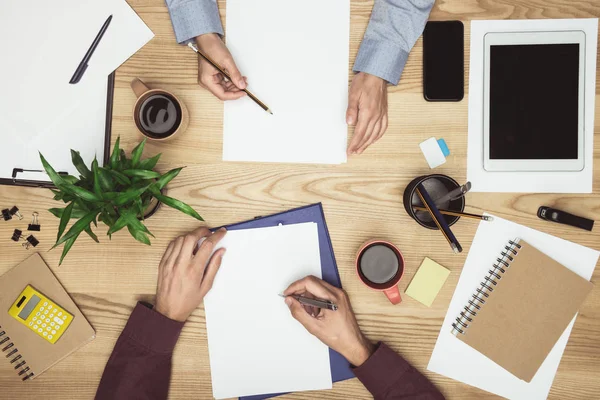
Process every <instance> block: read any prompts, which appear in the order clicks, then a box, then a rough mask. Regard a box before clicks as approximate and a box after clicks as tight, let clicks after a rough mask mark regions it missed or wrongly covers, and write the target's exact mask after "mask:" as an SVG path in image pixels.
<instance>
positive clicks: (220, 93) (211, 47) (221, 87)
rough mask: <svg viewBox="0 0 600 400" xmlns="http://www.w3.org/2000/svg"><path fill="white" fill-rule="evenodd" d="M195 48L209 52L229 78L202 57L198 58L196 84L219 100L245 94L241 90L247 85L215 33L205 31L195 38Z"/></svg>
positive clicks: (239, 96) (234, 98)
mask: <svg viewBox="0 0 600 400" xmlns="http://www.w3.org/2000/svg"><path fill="white" fill-rule="evenodd" d="M196 46H197V48H198V49H199V50H200V51H202V52H204V53H206V54H210V55H211V56H212V58H213V59H214V60H215V62H216V63H218V64H219V65H220V66H222V67H223V68H225V69H226V70H227V72H228V73H229V75H230V76H231V80H228V79H226V78H225V76H223V74H222V73H221V72H220V71H219V70H218V69H217V68H215V67H213V66H212V65H211V64H210V63H209V62H208V61H207V60H205V59H204V58H202V57H199V58H198V84H200V86H202V87H204V88H205V89H207V90H208V91H209V92H211V93H212V94H213V95H215V96H216V97H217V98H218V99H220V100H237V99H240V98H242V97H244V96H246V92H244V91H243V90H244V89H245V88H246V86H247V85H248V82H247V80H246V77H245V76H242V74H241V72H240V70H239V69H238V67H237V65H236V64H235V61H234V60H233V56H232V55H231V53H230V52H229V50H228V49H227V46H225V43H223V40H221V37H220V36H219V35H217V34H216V33H207V34H205V35H200V36H198V37H197V38H196Z"/></svg>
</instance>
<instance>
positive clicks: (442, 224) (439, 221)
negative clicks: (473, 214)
mask: <svg viewBox="0 0 600 400" xmlns="http://www.w3.org/2000/svg"><path fill="white" fill-rule="evenodd" d="M415 191H416V193H417V195H418V196H419V198H420V199H421V201H422V202H423V205H424V206H425V208H426V209H427V211H429V214H431V218H432V219H433V222H435V224H436V225H437V227H438V229H439V230H440V232H441V233H442V235H444V238H446V240H447V241H448V244H450V247H451V248H452V251H453V252H454V253H460V252H462V246H461V245H460V243H459V242H458V239H456V236H454V233H452V230H451V229H450V226H449V225H448V223H447V222H446V220H445V219H444V217H443V216H442V214H441V213H440V211H439V210H438V208H437V207H436V205H435V203H434V202H433V199H432V198H431V196H429V193H428V192H427V190H426V189H425V187H423V185H422V184H419V185H418V186H417V188H416V190H415Z"/></svg>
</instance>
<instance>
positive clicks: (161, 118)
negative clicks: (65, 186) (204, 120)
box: [138, 94, 182, 139]
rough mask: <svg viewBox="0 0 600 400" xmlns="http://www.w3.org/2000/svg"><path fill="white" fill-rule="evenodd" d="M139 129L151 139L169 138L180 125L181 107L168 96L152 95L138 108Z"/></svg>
mask: <svg viewBox="0 0 600 400" xmlns="http://www.w3.org/2000/svg"><path fill="white" fill-rule="evenodd" d="M138 118H139V122H140V127H141V128H142V129H143V130H144V133H145V134H146V135H148V136H150V137H151V138H153V139H164V138H166V137H169V136H171V135H172V134H173V133H175V131H177V129H178V128H179V125H180V124H181V118H182V113H181V107H180V105H179V103H178V102H177V101H176V100H175V99H174V98H173V97H171V96H169V95H168V94H153V95H150V96H148V98H147V99H145V100H144V101H143V102H142V105H141V106H140V108H139V115H138Z"/></svg>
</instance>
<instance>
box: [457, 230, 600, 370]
mask: <svg viewBox="0 0 600 400" xmlns="http://www.w3.org/2000/svg"><path fill="white" fill-rule="evenodd" d="M482 278H483V280H482V283H481V286H480V287H479V288H477V290H476V291H475V293H474V294H473V296H472V299H471V300H470V301H469V304H467V305H466V306H465V312H463V313H461V315H460V316H459V317H458V318H457V319H456V323H455V324H453V326H454V330H453V333H454V334H455V335H456V336H457V338H459V339H460V340H461V341H463V342H464V343H466V344H468V345H469V346H471V347H472V348H474V349H475V350H477V351H479V352H480V353H482V354H484V355H485V356H487V357H488V358H490V359H491V360H492V361H494V362H495V363H497V364H498V365H500V366H501V367H503V368H504V369H506V370H507V371H509V372H510V373H512V374H513V375H515V376H516V377H518V378H520V379H522V380H524V381H526V382H530V381H531V379H532V378H533V376H534V375H535V374H536V372H537V370H538V369H539V367H540V366H541V365H542V363H543V362H544V360H545V359H546V356H547V355H548V353H549V352H550V350H552V347H553V346H554V344H555V343H556V341H557V340H558V338H559V337H560V335H562V333H563V332H564V330H565V329H566V328H567V325H568V324H569V323H570V322H571V320H572V319H573V317H574V316H575V314H576V313H577V310H578V309H579V307H580V306H581V304H582V303H583V301H584V299H585V297H586V296H587V294H588V293H589V292H590V290H591V289H592V287H593V285H592V284H591V283H590V282H588V281H587V280H585V279H583V278H582V277H580V276H579V275H577V274H576V273H574V272H572V271H571V270H569V269H568V268H566V267H564V266H563V265H561V264H559V263H558V262H556V261H554V260H553V259H552V258H550V257H548V256H547V255H545V254H544V253H542V252H540V251H539V250H537V249H536V248H534V247H533V246H531V245H530V244H528V243H527V242H525V241H523V240H518V239H517V240H515V241H514V242H513V241H510V242H509V244H508V245H507V246H506V247H505V248H504V249H503V250H502V253H501V257H500V258H498V260H497V262H496V264H495V265H493V266H492V267H491V268H490V272H489V273H488V275H487V276H485V277H482Z"/></svg>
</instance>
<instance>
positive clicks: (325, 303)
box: [280, 294, 338, 311]
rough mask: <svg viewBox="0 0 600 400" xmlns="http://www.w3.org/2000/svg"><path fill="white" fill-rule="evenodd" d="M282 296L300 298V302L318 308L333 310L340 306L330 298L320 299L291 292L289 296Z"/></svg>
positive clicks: (282, 295)
mask: <svg viewBox="0 0 600 400" xmlns="http://www.w3.org/2000/svg"><path fill="white" fill-rule="evenodd" d="M280 296H281V297H288V296H290V297H293V298H294V299H296V300H298V302H299V303H300V304H303V305H305V306H313V307H317V308H325V309H327V310H331V311H337V309H338V306H337V305H335V304H334V303H332V302H331V301H329V300H319V299H311V298H308V297H302V296H300V295H297V294H290V295H288V296H286V295H285V294H280Z"/></svg>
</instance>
